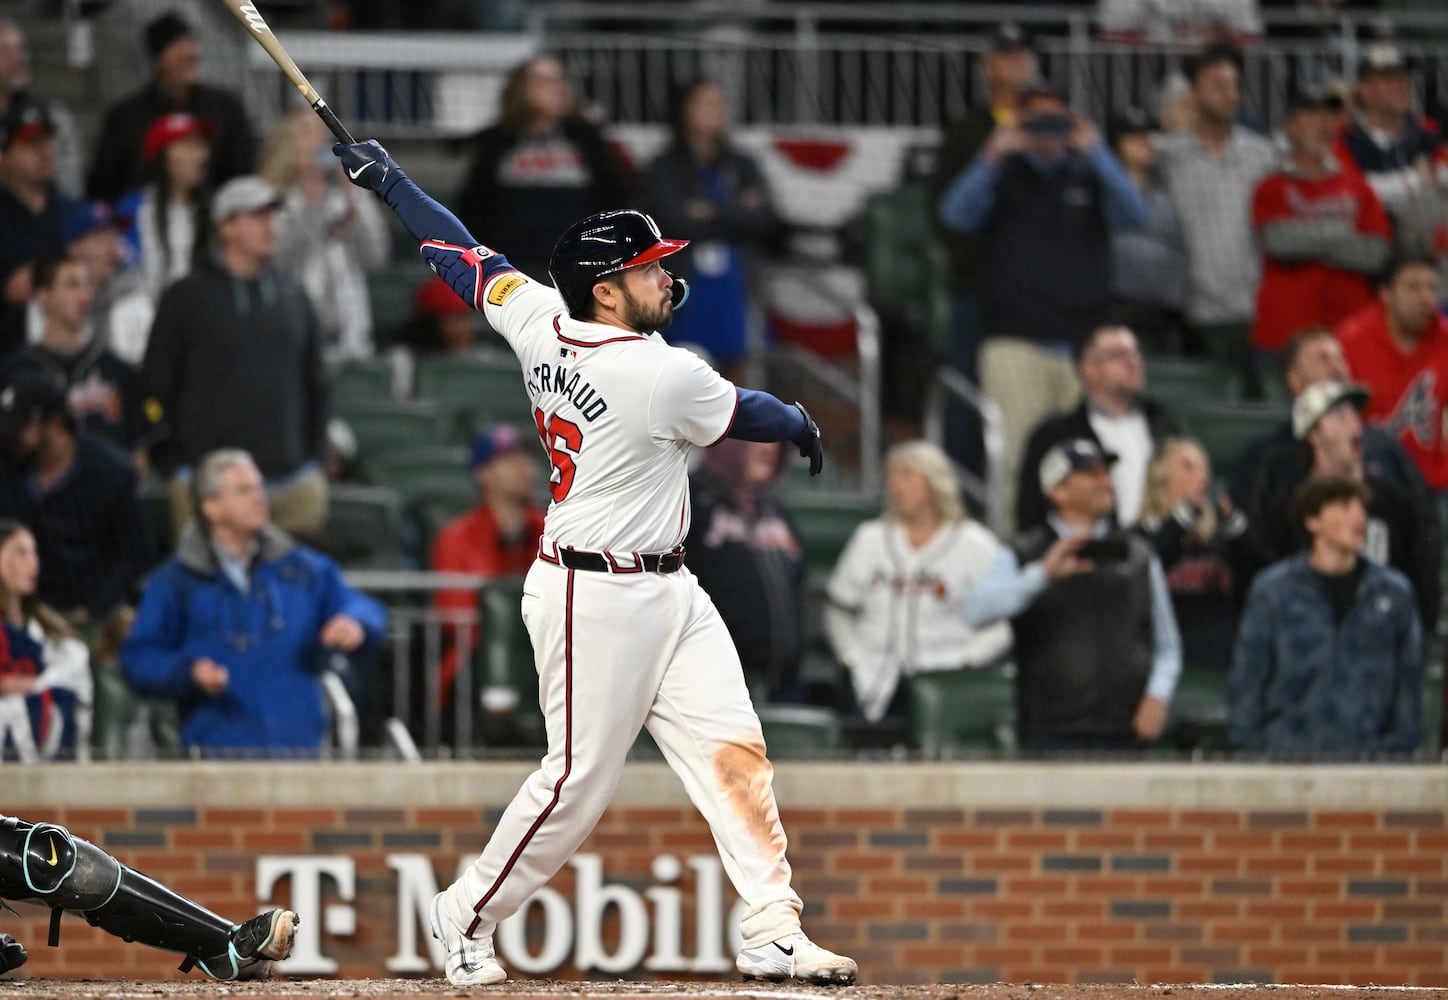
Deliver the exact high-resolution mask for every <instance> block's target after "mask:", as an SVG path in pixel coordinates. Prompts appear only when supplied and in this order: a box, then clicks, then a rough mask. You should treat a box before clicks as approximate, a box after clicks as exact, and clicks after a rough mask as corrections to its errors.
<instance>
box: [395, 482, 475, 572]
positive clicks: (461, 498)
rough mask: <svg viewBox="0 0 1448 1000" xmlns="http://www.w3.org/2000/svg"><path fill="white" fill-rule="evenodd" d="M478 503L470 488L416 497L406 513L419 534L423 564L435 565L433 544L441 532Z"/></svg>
mask: <svg viewBox="0 0 1448 1000" xmlns="http://www.w3.org/2000/svg"><path fill="white" fill-rule="evenodd" d="M477 502H478V497H477V492H476V491H475V490H474V489H473V487H472V486H471V485H468V486H467V487H466V488H465V489H460V490H457V491H455V492H452V493H445V492H442V491H431V492H428V493H425V494H423V495H421V496H418V497H414V498H413V500H412V502H411V503H409V504H408V505H407V510H406V514H407V519H408V520H409V521H411V522H412V526H413V531H414V532H415V533H416V537H417V547H418V556H419V559H420V561H421V562H422V564H423V565H426V566H429V567H430V566H431V565H432V543H433V539H435V538H437V534H438V532H440V531H442V529H443V528H445V527H446V526H447V523H448V522H449V521H451V520H452V519H453V518H455V517H457V516H458V515H459V514H462V513H463V512H465V511H468V510H471V509H472V508H473V506H474V505H476V504H477Z"/></svg>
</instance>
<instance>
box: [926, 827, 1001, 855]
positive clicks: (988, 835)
mask: <svg viewBox="0 0 1448 1000" xmlns="http://www.w3.org/2000/svg"><path fill="white" fill-rule="evenodd" d="M932 836H933V837H934V839H935V843H936V844H937V845H939V846H940V847H941V848H955V849H959V850H963V851H980V850H994V849H995V847H996V845H997V844H998V843H999V842H1000V834H999V832H998V831H994V830H991V831H986V830H937V831H935V832H934V834H932Z"/></svg>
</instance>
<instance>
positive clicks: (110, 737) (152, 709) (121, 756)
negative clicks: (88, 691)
mask: <svg viewBox="0 0 1448 1000" xmlns="http://www.w3.org/2000/svg"><path fill="white" fill-rule="evenodd" d="M91 743H92V746H93V747H94V749H95V757H96V759H97V760H133V759H136V758H138V757H153V756H154V757H163V758H166V757H175V756H177V755H178V754H179V753H180V750H181V729H180V723H179V721H178V720H177V715H176V703H175V702H174V701H173V700H171V699H169V698H142V697H140V696H139V695H137V694H136V693H135V692H133V691H132V690H131V688H130V685H128V684H127V683H126V679H125V678H124V677H123V676H121V672H120V670H118V669H115V668H111V667H98V668H97V669H96V671H95V719H94V726H93V729H92V730H91Z"/></svg>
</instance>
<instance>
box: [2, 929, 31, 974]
mask: <svg viewBox="0 0 1448 1000" xmlns="http://www.w3.org/2000/svg"><path fill="white" fill-rule="evenodd" d="M29 957H30V956H29V955H27V954H25V945H23V944H21V943H20V942H19V941H17V940H15V939H14V938H13V937H11V936H10V935H9V934H0V975H4V974H5V973H7V972H9V971H10V970H11V969H18V968H20V967H21V966H22V965H24V964H25V960H26V959H27V958H29Z"/></svg>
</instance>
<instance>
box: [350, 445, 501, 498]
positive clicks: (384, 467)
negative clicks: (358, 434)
mask: <svg viewBox="0 0 1448 1000" xmlns="http://www.w3.org/2000/svg"><path fill="white" fill-rule="evenodd" d="M364 471H365V472H366V473H367V478H368V479H369V480H370V481H372V482H374V483H376V484H377V485H379V486H388V487H391V488H392V489H393V490H396V491H397V495H398V497H400V498H401V500H402V504H403V506H404V507H407V506H410V505H411V504H412V503H413V501H415V500H417V499H419V498H422V497H425V496H430V495H433V494H442V495H445V496H456V495H458V494H465V495H467V496H469V497H473V496H476V494H477V487H476V486H475V485H474V484H473V479H472V476H471V475H470V474H469V473H468V450H467V448H466V447H464V446H463V445H460V444H439V445H425V446H421V447H418V448H409V449H407V450H406V451H387V452H382V453H381V454H377V455H373V456H372V457H371V458H369V459H367V461H366V463H365V464H364Z"/></svg>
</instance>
